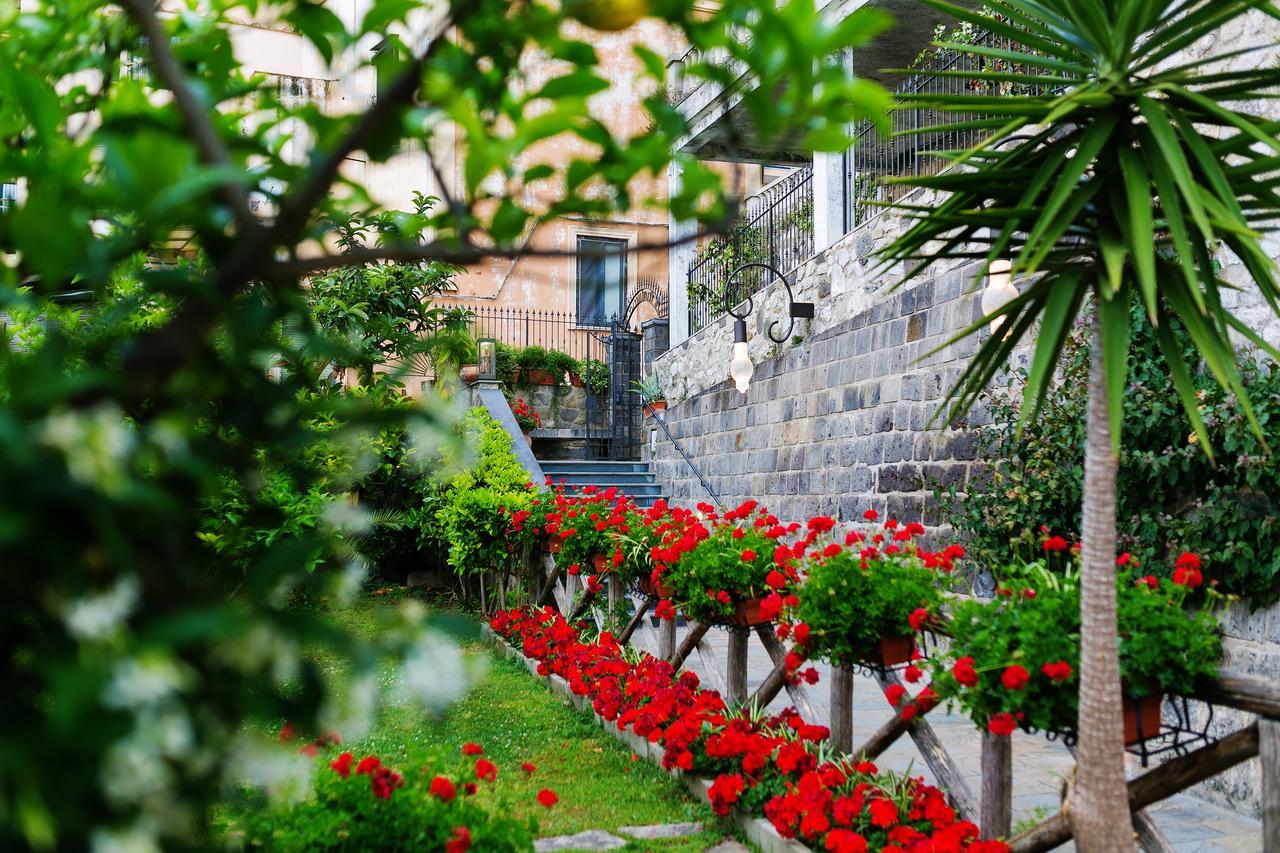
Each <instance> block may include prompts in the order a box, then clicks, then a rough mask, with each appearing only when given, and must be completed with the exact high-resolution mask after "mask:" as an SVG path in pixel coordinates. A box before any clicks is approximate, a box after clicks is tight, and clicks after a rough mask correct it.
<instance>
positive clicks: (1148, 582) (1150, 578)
mask: <svg viewBox="0 0 1280 853" xmlns="http://www.w3.org/2000/svg"><path fill="white" fill-rule="evenodd" d="M1133 585H1134V586H1145V587H1147V588H1148V589H1156V588H1158V587H1159V586H1160V581H1158V580H1156V576H1155V575H1147V576H1146V577H1145V578H1138V579H1137V580H1136V581H1134V582H1133Z"/></svg>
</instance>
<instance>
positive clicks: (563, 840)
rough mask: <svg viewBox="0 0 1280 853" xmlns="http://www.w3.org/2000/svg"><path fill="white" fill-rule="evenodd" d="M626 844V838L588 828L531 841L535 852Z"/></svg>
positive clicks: (604, 848)
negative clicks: (572, 833)
mask: <svg viewBox="0 0 1280 853" xmlns="http://www.w3.org/2000/svg"><path fill="white" fill-rule="evenodd" d="M626 846H627V842H626V840H624V839H622V838H619V837H618V836H616V835H611V834H609V833H607V832H605V831H604V830H603V829H588V830H587V831H586V832H579V833H576V834H574V835H552V836H550V837H548V838H539V839H537V840H536V841H534V842H533V849H534V850H536V851H537V853H550V851H553V850H616V849H618V848H619V847H626Z"/></svg>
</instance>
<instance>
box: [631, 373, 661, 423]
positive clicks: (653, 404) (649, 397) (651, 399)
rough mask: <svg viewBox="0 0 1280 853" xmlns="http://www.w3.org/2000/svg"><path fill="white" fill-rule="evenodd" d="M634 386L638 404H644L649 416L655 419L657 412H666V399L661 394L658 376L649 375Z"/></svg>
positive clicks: (654, 374)
mask: <svg viewBox="0 0 1280 853" xmlns="http://www.w3.org/2000/svg"><path fill="white" fill-rule="evenodd" d="M634 384H635V389H636V392H637V393H639V395H640V402H641V403H643V404H644V407H645V409H646V410H647V411H648V413H649V414H650V415H652V416H654V417H657V415H658V413H659V412H663V411H666V408H667V398H666V396H665V395H664V394H663V392H662V383H661V382H660V380H659V379H658V374H656V373H650V374H648V375H647V376H645V377H644V378H643V379H641V380H639V381H638V382H636V383H634Z"/></svg>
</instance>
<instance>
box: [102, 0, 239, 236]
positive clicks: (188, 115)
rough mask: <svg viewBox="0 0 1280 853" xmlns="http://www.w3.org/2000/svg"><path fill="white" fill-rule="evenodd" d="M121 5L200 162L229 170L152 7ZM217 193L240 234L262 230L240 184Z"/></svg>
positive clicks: (133, 1)
mask: <svg viewBox="0 0 1280 853" xmlns="http://www.w3.org/2000/svg"><path fill="white" fill-rule="evenodd" d="M122 3H123V5H124V8H125V9H126V10H127V11H128V13H129V16H130V17H131V18H133V20H134V22H135V23H136V24H137V25H138V28H139V29H140V30H142V34H143V35H145V36H146V37H147V41H148V43H149V45H150V53H151V64H152V68H154V69H155V74H156V78H157V79H158V80H159V81H160V82H161V83H162V84H164V87H165V88H166V89H168V90H169V91H170V92H172V93H173V101H174V103H175V104H176V105H177V107H178V112H179V113H180V114H181V115H182V121H183V124H185V125H186V126H187V131H188V132H189V133H190V134H191V137H192V140H193V141H194V142H195V145H196V150H197V151H199V152H200V159H201V160H202V161H203V162H204V164H205V165H206V166H231V165H232V162H231V153H230V152H229V151H228V150H227V147H226V146H225V145H224V144H223V142H222V138H221V137H220V136H218V131H217V129H216V128H215V127H214V125H213V122H211V121H210V120H209V115H208V111H207V107H206V106H205V105H203V104H201V103H200V102H199V101H198V100H197V99H196V96H195V93H194V92H192V91H191V87H190V86H189V85H187V80H186V76H185V75H184V74H183V71H182V66H180V65H179V64H178V60H177V59H176V58H175V57H174V55H173V51H172V50H171V49H170V48H169V34H168V33H167V32H165V29H164V27H163V26H162V25H161V24H160V19H159V18H158V17H156V10H155V7H154V6H152V5H151V3H150V2H149V0H122ZM220 190H221V192H222V196H223V200H224V201H225V202H226V204H227V206H228V207H230V208H231V214H232V216H234V217H235V220H236V225H238V226H239V227H240V230H242V231H246V232H248V231H257V230H260V229H261V226H260V224H259V222H258V219H257V217H255V216H254V215H253V210H252V208H250V207H249V189H248V187H247V186H246V185H245V184H244V182H243V181H240V180H227V181H225V182H224V183H223V184H222V185H221V187H220Z"/></svg>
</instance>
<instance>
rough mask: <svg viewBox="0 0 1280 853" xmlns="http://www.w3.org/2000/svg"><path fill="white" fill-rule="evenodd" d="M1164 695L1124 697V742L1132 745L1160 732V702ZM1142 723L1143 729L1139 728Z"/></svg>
mask: <svg viewBox="0 0 1280 853" xmlns="http://www.w3.org/2000/svg"><path fill="white" fill-rule="evenodd" d="M1162 699H1163V697H1162V696H1161V695H1160V694H1159V693H1157V694H1155V695H1154V696H1143V697H1142V698H1141V699H1132V698H1130V697H1128V696H1126V697H1124V744H1125V746H1131V745H1133V744H1135V743H1138V742H1140V741H1144V740H1147V739H1148V738H1153V737H1155V736H1156V735H1158V734H1160V703H1161V700H1162ZM1139 723H1141V729H1139Z"/></svg>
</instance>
